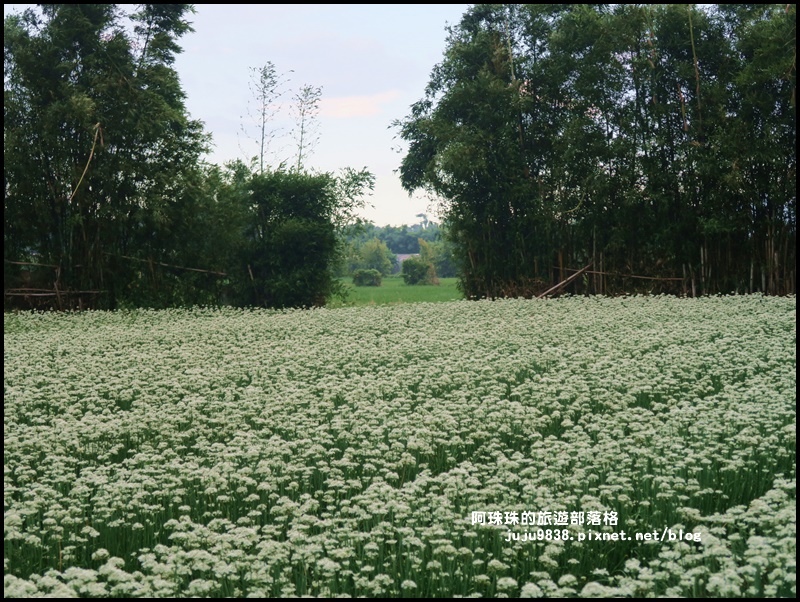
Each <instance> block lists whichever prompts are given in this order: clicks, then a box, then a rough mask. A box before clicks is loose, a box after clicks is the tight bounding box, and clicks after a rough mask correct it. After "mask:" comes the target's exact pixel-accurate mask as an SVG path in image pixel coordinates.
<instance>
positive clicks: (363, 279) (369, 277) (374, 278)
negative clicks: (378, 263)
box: [353, 270, 382, 286]
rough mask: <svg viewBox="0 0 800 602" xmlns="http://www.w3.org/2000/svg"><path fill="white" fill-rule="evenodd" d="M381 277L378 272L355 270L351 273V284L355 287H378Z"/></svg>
mask: <svg viewBox="0 0 800 602" xmlns="http://www.w3.org/2000/svg"><path fill="white" fill-rule="evenodd" d="M381 280H382V276H381V273H380V272H379V271H378V270H356V271H355V272H353V284H355V285H356V286H380V285H381Z"/></svg>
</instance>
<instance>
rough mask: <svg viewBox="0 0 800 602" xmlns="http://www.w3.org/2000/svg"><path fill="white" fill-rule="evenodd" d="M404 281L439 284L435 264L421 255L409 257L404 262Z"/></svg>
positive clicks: (408, 282)
mask: <svg viewBox="0 0 800 602" xmlns="http://www.w3.org/2000/svg"><path fill="white" fill-rule="evenodd" d="M403 281H404V282H405V283H406V284H439V279H438V278H437V277H436V269H435V268H434V267H433V264H432V263H431V262H430V261H425V260H424V259H422V258H420V257H409V258H408V259H406V260H405V261H404V262H403Z"/></svg>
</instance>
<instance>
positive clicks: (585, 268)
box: [536, 262, 592, 299]
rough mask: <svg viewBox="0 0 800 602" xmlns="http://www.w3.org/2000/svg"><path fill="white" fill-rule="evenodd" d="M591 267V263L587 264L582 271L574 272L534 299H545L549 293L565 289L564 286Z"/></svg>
mask: <svg viewBox="0 0 800 602" xmlns="http://www.w3.org/2000/svg"><path fill="white" fill-rule="evenodd" d="M591 266H592V264H591V262H589V264H588V265H587V266H586V267H584V268H582V269H580V270H578V271H577V272H575V273H574V274H573V275H572V276H570V277H569V278H567V279H566V280H563V281H561V282H559V283H558V284H556V285H555V286H553V287H551V288H549V289H547V290H546V291H545V292H543V293H542V294H541V295H537V297H536V298H537V299H541V298H542V297H545V296H546V295H549V294H550V293H552V292H555V291H557V290H559V289H561V288H564V287H565V286H566V285H568V284H569V283H570V282H572V281H573V280H575V279H576V278H577V277H578V276H580V275H581V274H583V273H584V272H586V271H587V270H588V269H589V268H590V267H591Z"/></svg>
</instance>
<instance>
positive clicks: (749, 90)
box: [398, 4, 797, 297]
mask: <svg viewBox="0 0 800 602" xmlns="http://www.w3.org/2000/svg"><path fill="white" fill-rule="evenodd" d="M795 56H796V6H795V5H793V4H780V5H776V4H767V5H763V4H762V5H756V4H744V5H741V4H737V5H703V6H702V7H700V6H697V5H684V4H680V5H638V4H616V5H603V4H595V5H588V4H524V5H523V4H506V5H499V4H491V5H487V4H482V5H475V6H474V7H472V8H470V9H469V10H468V11H467V13H466V14H465V15H464V17H463V18H462V20H461V22H460V23H459V24H457V25H455V26H453V27H451V29H450V35H449V38H448V45H447V50H446V53H445V56H444V59H443V61H442V62H441V63H440V64H439V65H437V66H436V67H435V68H434V70H433V72H432V74H431V78H430V83H429V85H428V87H427V89H426V92H425V97H424V98H423V99H422V100H420V101H419V102H417V103H416V104H415V105H414V106H413V107H412V110H411V113H410V115H408V116H407V117H406V118H405V119H404V120H403V121H402V122H399V123H398V126H399V128H400V132H401V135H402V137H403V138H404V139H405V140H406V141H408V142H409V145H410V147H409V151H408V153H407V155H406V156H405V158H404V159H403V162H402V167H401V174H402V179H403V183H404V186H405V187H406V188H407V189H408V190H413V189H417V188H423V189H427V190H428V191H430V192H433V193H435V194H437V195H439V196H440V197H441V199H442V202H443V211H444V215H445V216H446V219H447V221H448V224H449V231H450V233H451V238H452V240H453V241H454V242H455V243H456V245H457V249H458V254H459V259H460V261H459V263H460V265H461V268H462V272H461V278H462V287H463V288H464V291H465V293H466V294H467V296H470V297H471V296H485V297H495V296H503V295H526V296H527V295H531V294H534V293H535V292H538V291H540V290H543V288H545V287H547V286H549V285H550V284H552V283H554V282H560V281H562V280H564V279H565V278H566V276H567V275H568V274H569V273H570V271H569V270H570V269H572V270H575V269H576V268H581V267H583V266H585V265H587V264H589V263H590V262H591V264H592V265H593V268H594V269H593V270H591V271H590V272H589V273H587V275H586V277H585V278H583V279H581V280H577V281H576V282H575V283H574V284H573V287H574V288H573V289H572V290H574V291H589V292H598V293H606V292H615V291H620V290H625V289H627V290H631V289H633V288H634V287H635V288H643V287H646V290H651V291H652V290H665V291H671V292H685V293H690V294H706V293H714V292H719V291H722V292H733V291H739V292H744V291H764V292H768V293H778V294H781V293H787V292H793V291H794V290H795V265H796V255H795V242H796V148H795V147H796V131H797V130H796V112H795V84H796V64H795ZM630 275H640V276H645V277H648V278H649V279H643V280H641V279H640V280H634V279H631V278H624V277H623V276H630ZM659 278H661V279H659ZM637 283H639V284H638V285H637Z"/></svg>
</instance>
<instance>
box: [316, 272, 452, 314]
mask: <svg viewBox="0 0 800 602" xmlns="http://www.w3.org/2000/svg"><path fill="white" fill-rule="evenodd" d="M457 282H458V278H440V279H439V285H438V286H408V285H407V284H406V283H405V282H403V279H402V278H401V277H400V276H392V277H389V278H384V279H383V283H382V284H381V286H353V283H352V281H351V280H350V279H349V278H348V279H342V283H343V284H344V285H346V286H347V287H348V296H347V299H346V300H345V301H342V300H340V299H334V300H333V301H332V302H331V303H330V307H331V308H336V307H361V306H364V305H393V304H398V303H420V302H429V303H435V302H440V301H457V300H459V299H463V298H464V296H463V295H462V294H461V291H459V290H458V288H457V286H456V283H457Z"/></svg>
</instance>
